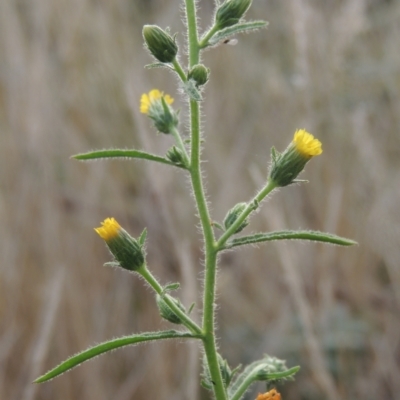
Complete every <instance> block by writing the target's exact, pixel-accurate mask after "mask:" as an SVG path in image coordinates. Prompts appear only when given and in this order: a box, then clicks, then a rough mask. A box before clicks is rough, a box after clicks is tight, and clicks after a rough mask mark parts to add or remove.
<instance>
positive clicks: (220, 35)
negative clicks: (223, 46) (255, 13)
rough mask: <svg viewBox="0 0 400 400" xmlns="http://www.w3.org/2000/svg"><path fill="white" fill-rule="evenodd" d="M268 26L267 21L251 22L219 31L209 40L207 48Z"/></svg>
mask: <svg viewBox="0 0 400 400" xmlns="http://www.w3.org/2000/svg"><path fill="white" fill-rule="evenodd" d="M267 26H268V22H267V21H249V22H243V23H240V24H236V25H232V26H229V27H228V28H225V29H222V30H220V31H218V32H217V33H216V34H215V35H213V36H212V37H211V38H210V39H209V40H208V43H207V44H206V45H205V46H215V45H216V44H218V43H219V42H222V41H223V40H226V39H229V38H230V37H231V36H234V35H237V34H238V33H247V32H251V31H255V30H257V29H261V28H265V27H267Z"/></svg>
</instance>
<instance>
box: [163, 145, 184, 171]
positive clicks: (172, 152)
mask: <svg viewBox="0 0 400 400" xmlns="http://www.w3.org/2000/svg"><path fill="white" fill-rule="evenodd" d="M165 156H166V158H168V160H169V161H171V162H173V163H174V164H175V165H177V166H178V167H185V168H186V167H187V165H186V160H185V156H184V154H183V153H182V150H181V149H179V148H178V147H176V146H172V147H171V148H170V149H169V150H168V151H167V154H166V155H165Z"/></svg>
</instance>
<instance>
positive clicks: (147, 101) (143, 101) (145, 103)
mask: <svg viewBox="0 0 400 400" xmlns="http://www.w3.org/2000/svg"><path fill="white" fill-rule="evenodd" d="M161 97H164V100H165V102H166V103H167V104H172V103H173V102H174V99H173V98H172V97H171V96H170V95H169V94H166V95H165V96H164V93H163V92H160V91H159V90H158V89H153V90H150V92H149V93H148V94H147V93H143V94H142V97H141V98H140V112H141V113H143V114H148V113H149V109H150V106H151V104H153V103H155V102H156V101H157V100H160V99H161Z"/></svg>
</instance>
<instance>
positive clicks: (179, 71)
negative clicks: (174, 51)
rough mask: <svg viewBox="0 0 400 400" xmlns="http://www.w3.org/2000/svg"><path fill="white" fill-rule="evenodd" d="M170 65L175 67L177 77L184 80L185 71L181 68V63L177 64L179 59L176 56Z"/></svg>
mask: <svg viewBox="0 0 400 400" xmlns="http://www.w3.org/2000/svg"><path fill="white" fill-rule="evenodd" d="M172 65H173V66H174V69H175V71H176V73H177V74H178V75H179V77H180V78H181V80H182V82H186V81H187V77H186V74H185V71H184V70H183V68H182V67H181V64H179V61H178V60H177V59H176V58H175V59H174V61H172Z"/></svg>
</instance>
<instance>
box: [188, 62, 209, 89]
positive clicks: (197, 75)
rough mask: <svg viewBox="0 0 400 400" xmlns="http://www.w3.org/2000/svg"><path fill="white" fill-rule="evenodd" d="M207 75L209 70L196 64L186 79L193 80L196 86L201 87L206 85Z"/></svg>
mask: <svg viewBox="0 0 400 400" xmlns="http://www.w3.org/2000/svg"><path fill="white" fill-rule="evenodd" d="M209 75H210V70H209V68H207V67H205V66H204V65H203V64H197V65H195V66H194V67H193V68H192V69H191V70H190V71H189V73H188V79H193V80H194V81H195V82H196V86H202V85H205V84H206V83H207V81H208V77H209Z"/></svg>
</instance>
